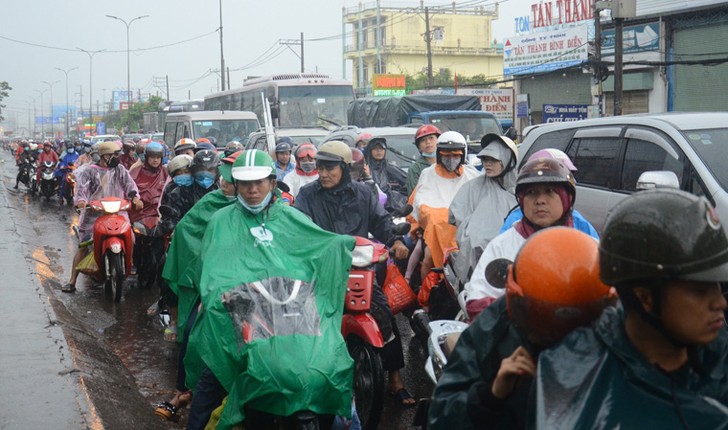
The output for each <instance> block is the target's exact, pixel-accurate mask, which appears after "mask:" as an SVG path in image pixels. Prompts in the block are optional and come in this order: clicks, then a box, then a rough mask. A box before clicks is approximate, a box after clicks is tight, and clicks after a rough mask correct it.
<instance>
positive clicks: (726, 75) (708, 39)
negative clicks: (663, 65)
mask: <svg viewBox="0 0 728 430" xmlns="http://www.w3.org/2000/svg"><path fill="white" fill-rule="evenodd" d="M673 40H674V53H675V57H674V59H675V60H699V59H701V58H718V57H725V53H726V52H728V22H723V23H721V24H713V25H703V26H695V27H692V28H678V29H676V30H675V32H674V38H673ZM699 54H708V55H704V56H701V55H699ZM673 67H674V81H673V91H672V95H673V105H672V110H674V111H692V112H695V111H726V110H728V103H726V97H725V95H726V91H725V88H726V82H728V64H720V65H716V66H702V65H675V66H673Z"/></svg>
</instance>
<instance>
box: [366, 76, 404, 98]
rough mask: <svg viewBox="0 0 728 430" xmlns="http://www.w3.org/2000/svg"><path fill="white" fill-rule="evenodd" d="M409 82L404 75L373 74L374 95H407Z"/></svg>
mask: <svg viewBox="0 0 728 430" xmlns="http://www.w3.org/2000/svg"><path fill="white" fill-rule="evenodd" d="M406 87H407V82H406V79H405V77H404V75H392V74H378V75H373V76H372V95H373V96H374V97H392V96H403V95H405V88H406Z"/></svg>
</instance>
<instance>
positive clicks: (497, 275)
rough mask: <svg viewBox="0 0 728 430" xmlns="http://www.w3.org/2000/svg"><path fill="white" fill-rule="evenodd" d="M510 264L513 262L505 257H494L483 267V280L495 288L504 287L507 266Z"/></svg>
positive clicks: (506, 277)
mask: <svg viewBox="0 0 728 430" xmlns="http://www.w3.org/2000/svg"><path fill="white" fill-rule="evenodd" d="M511 264H513V262H512V261H511V260H509V259H507V258H496V259H495V260H493V261H491V262H490V263H488V266H487V267H486V268H485V280H486V281H488V283H489V284H490V285H492V286H494V287H495V288H500V289H503V288H505V287H506V280H507V279H508V267H509V266H510V265H511Z"/></svg>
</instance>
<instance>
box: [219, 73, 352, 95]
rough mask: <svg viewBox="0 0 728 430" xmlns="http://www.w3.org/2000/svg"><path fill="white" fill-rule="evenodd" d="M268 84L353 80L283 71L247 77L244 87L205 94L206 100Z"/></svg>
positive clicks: (347, 83) (312, 83) (324, 82)
mask: <svg viewBox="0 0 728 430" xmlns="http://www.w3.org/2000/svg"><path fill="white" fill-rule="evenodd" d="M266 84H273V85H279V86H297V85H347V86H351V82H350V81H347V80H344V79H336V78H332V77H330V76H329V75H324V74H320V73H283V74H278V75H270V76H262V77H255V78H249V79H246V80H245V81H244V82H243V86H242V87H237V88H231V89H229V90H225V91H220V92H217V93H213V94H208V95H206V96H205V100H207V99H211V98H215V97H220V96H225V95H228V94H236V93H239V92H242V91H247V90H248V89H251V88H252V89H255V88H256V87H259V86H265V85H266Z"/></svg>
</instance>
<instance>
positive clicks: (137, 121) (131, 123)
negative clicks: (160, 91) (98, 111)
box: [105, 96, 164, 132]
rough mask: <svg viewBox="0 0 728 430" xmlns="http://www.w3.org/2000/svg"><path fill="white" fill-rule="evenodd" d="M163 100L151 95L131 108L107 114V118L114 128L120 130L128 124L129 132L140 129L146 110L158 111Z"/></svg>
mask: <svg viewBox="0 0 728 430" xmlns="http://www.w3.org/2000/svg"><path fill="white" fill-rule="evenodd" d="M163 100H164V99H163V98H161V97H158V96H150V97H149V100H147V101H145V102H142V103H135V104H133V105H132V106H131V109H128V110H125V111H118V112H114V113H111V114H109V115H107V116H106V118H105V120H106V122H107V123H108V124H111V126H112V127H113V128H116V129H119V130H122V129H124V128H125V127H127V126H128V127H129V128H128V131H129V132H133V131H136V130H139V129H140V128H141V127H142V124H143V119H144V114H145V113H146V112H156V111H157V109H158V108H159V103H160V102H162V101H163Z"/></svg>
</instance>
